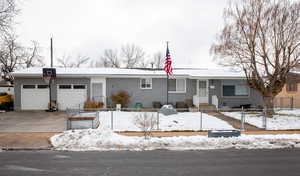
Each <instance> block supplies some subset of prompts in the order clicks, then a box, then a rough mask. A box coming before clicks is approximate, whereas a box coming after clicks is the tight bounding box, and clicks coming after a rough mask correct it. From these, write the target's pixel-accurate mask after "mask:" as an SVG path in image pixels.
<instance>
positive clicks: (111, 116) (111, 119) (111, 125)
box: [110, 110, 114, 130]
mask: <svg viewBox="0 0 300 176" xmlns="http://www.w3.org/2000/svg"><path fill="white" fill-rule="evenodd" d="M110 112H111V115H110V129H111V130H114V111H113V110H111V111H110Z"/></svg>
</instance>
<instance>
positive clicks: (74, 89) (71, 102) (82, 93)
mask: <svg viewBox="0 0 300 176" xmlns="http://www.w3.org/2000/svg"><path fill="white" fill-rule="evenodd" d="M86 99H87V86H86V85H78V84H77V85H76V84H74V85H71V84H60V85H58V87H57V103H58V109H59V110H66V109H67V108H71V109H72V108H78V107H81V108H82V107H83V104H84V102H85V101H86Z"/></svg>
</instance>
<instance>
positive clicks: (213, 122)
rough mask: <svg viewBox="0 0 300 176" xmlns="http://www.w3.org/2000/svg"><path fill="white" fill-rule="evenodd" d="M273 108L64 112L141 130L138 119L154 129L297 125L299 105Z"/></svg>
mask: <svg viewBox="0 0 300 176" xmlns="http://www.w3.org/2000/svg"><path fill="white" fill-rule="evenodd" d="M273 111H274V113H273V115H272V116H270V115H269V114H268V113H267V112H268V111H267V110H266V109H243V108H234V109H233V108H226V109H222V108H219V109H218V110H212V109H203V108H186V109H176V112H177V113H174V114H172V115H164V113H162V112H161V110H160V109H153V108H143V109H136V108H120V109H116V108H101V109H100V108H99V109H68V110H67V114H68V117H77V118H78V119H79V120H81V121H82V122H81V123H85V124H86V123H87V119H88V118H87V117H91V116H93V117H97V118H96V119H97V120H98V121H99V124H100V125H101V126H104V127H107V128H110V129H111V130H113V131H117V132H129V131H142V130H143V129H142V128H141V123H143V125H144V126H143V127H145V124H148V125H151V128H152V130H153V131H206V130H232V129H239V130H243V131H244V130H245V131H257V130H299V129H300V109H295V108H294V109H291V108H281V109H278V108H274V110H273ZM85 119H86V120H85ZM78 123H79V122H78ZM90 123H91V122H90ZM68 129H70V128H68Z"/></svg>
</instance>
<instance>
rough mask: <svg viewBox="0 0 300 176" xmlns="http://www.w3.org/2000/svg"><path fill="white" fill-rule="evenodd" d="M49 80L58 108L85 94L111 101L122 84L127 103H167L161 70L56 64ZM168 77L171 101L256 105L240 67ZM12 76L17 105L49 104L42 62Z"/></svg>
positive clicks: (258, 100) (176, 72) (190, 71)
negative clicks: (39, 65) (54, 76)
mask: <svg viewBox="0 0 300 176" xmlns="http://www.w3.org/2000/svg"><path fill="white" fill-rule="evenodd" d="M56 73H57V78H56V79H55V81H54V82H53V83H52V85H51V90H52V91H51V97H52V99H53V100H56V101H57V103H58V108H59V109H60V110H65V109H66V108H78V107H79V106H82V105H83V103H84V102H85V100H87V99H88V98H89V99H94V100H98V101H103V102H104V103H105V105H106V106H107V105H110V104H111V99H110V96H111V95H112V94H114V93H117V92H118V91H120V90H125V91H127V92H128V93H129V95H130V96H131V97H130V104H129V107H131V108H132V107H135V105H136V104H137V103H142V105H143V107H152V103H153V102H161V104H165V103H166V99H167V97H166V96H167V81H166V74H165V72H164V71H163V70H149V69H148V70H146V69H119V68H57V69H56ZM173 73H174V75H173V76H172V79H170V80H169V102H170V103H172V104H173V105H175V104H176V102H183V101H188V100H189V101H192V102H193V104H194V105H195V106H198V105H199V104H209V105H215V106H217V107H223V106H228V107H239V106H240V105H244V104H251V105H252V106H255V107H257V106H259V105H261V104H262V98H261V96H260V94H259V93H258V92H257V91H255V90H254V89H250V88H249V87H248V86H247V85H246V81H245V77H244V76H243V74H241V73H236V72H229V71H223V70H217V69H174V70H173ZM12 75H13V76H14V79H15V82H14V83H15V109H16V110H30V109H39V110H41V109H47V106H48V103H49V89H48V87H47V85H46V83H45V82H44V81H43V79H42V68H29V69H25V70H21V71H16V72H14V73H12Z"/></svg>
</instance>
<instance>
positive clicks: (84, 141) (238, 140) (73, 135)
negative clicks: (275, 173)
mask: <svg viewBox="0 0 300 176" xmlns="http://www.w3.org/2000/svg"><path fill="white" fill-rule="evenodd" d="M51 142H52V145H53V146H54V149H55V150H70V151H109V150H132V151H142V150H158V149H166V150H208V149H227V148H236V149H242V148H246V149H276V148H294V147H296V148H300V135H298V134H293V135H242V136H241V137H233V138H208V137H206V136H179V137H162V138H156V137H155V138H151V139H149V140H145V139H144V138H143V137H129V136H122V135H118V134H115V133H113V132H112V131H111V130H109V129H107V128H103V127H102V128H100V129H88V130H75V131H65V132H63V133H61V134H58V135H55V136H53V137H51Z"/></svg>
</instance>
